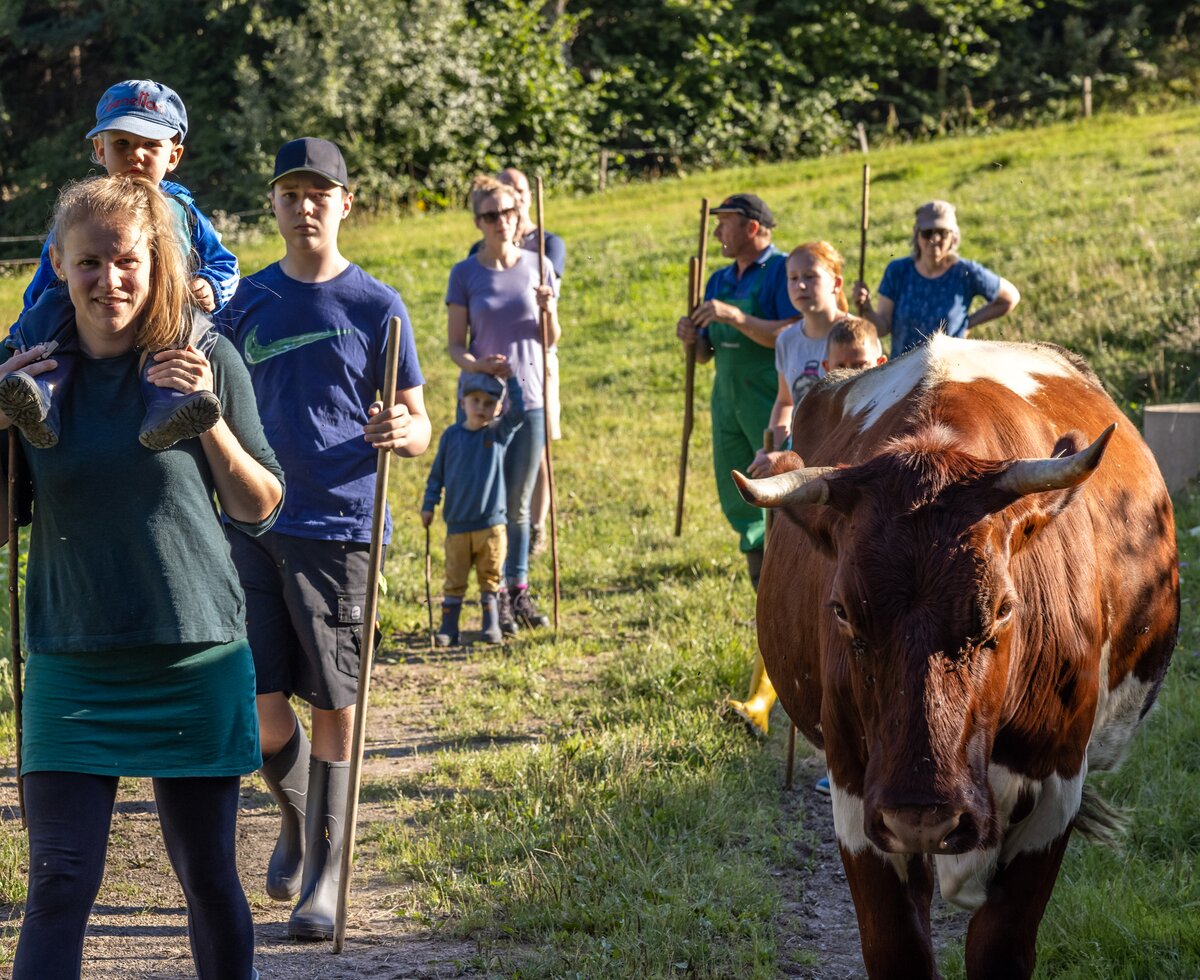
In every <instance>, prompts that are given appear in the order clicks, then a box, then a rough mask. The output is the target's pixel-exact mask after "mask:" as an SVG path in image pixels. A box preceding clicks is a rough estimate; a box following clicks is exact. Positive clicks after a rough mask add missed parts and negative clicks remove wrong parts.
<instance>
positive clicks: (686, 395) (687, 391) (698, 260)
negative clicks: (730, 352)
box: [675, 197, 708, 537]
mask: <svg viewBox="0 0 1200 980" xmlns="http://www.w3.org/2000/svg"><path fill="white" fill-rule="evenodd" d="M707 255H708V198H707V197H704V198H701V199H700V241H699V242H698V243H697V246H696V254H695V255H694V256H693V257H692V258H691V259H690V260H689V261H688V301H687V311H688V316H689V317H690V316H692V314H694V313H695V312H696V307H698V306H699V305H700V303H701V302H702V301H703V299H704V261H705V258H706V257H707ZM685 358H686V360H685V361H684V369H683V443H682V445H681V446H680V449H679V492H678V493H677V494H676V495H675V537H679V536H680V535H681V534H682V533H683V498H684V494H685V491H686V489H687V462H688V443H689V442H690V441H691V438H692V423H693V421H694V419H693V415H694V408H695V396H696V345H695V344H688V346H687V350H686V351H685Z"/></svg>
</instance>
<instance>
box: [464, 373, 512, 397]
mask: <svg viewBox="0 0 1200 980" xmlns="http://www.w3.org/2000/svg"><path fill="white" fill-rule="evenodd" d="M459 391H461V392H462V393H463V395H464V396H466V395H469V394H470V393H471V392H473V391H481V392H483V393H484V394H485V395H491V396H492V397H493V398H499V397H500V396H501V395H503V394H504V383H503V382H502V381H501V380H500V379H499V378H497V377H496V376H495V375H491V374H484V373H483V372H482V371H464V372H463V375H462V380H461V381H460V382H459Z"/></svg>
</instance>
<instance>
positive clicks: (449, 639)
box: [433, 602, 462, 647]
mask: <svg viewBox="0 0 1200 980" xmlns="http://www.w3.org/2000/svg"><path fill="white" fill-rule="evenodd" d="M460 612H462V603H461V602H444V603H442V625H441V626H439V627H438V631H437V633H436V634H434V637H433V642H434V643H436V644H437V645H438V646H440V647H456V646H458V614H459V613H460Z"/></svg>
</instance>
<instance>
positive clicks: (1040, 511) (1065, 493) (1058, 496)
mask: <svg viewBox="0 0 1200 980" xmlns="http://www.w3.org/2000/svg"><path fill="white" fill-rule="evenodd" d="M1078 492H1079V487H1070V488H1069V489H1067V490H1051V491H1048V492H1046V493H1035V494H1030V495H1029V496H1026V497H1023V498H1021V500H1020V501H1018V502H1017V504H1016V505H1015V506H1014V507H1013V512H1012V514H1011V516H1009V515H1004V516H1008V524H1009V526H1008V550H1009V554H1010V555H1015V554H1016V553H1017V552H1018V551H1020V550H1021V549H1022V548H1024V547H1025V546H1027V545H1028V544H1029V543H1030V542H1031V541H1033V540H1034V539H1035V538H1036V537H1037V536H1038V534H1039V533H1040V532H1041V530H1042V528H1044V527H1045V526H1046V525H1047V524H1049V523H1050V522H1051V521H1052V520H1054V518H1056V517H1057V516H1058V515H1059V514H1061V513H1062V512H1063V511H1064V510H1066V509H1067V508H1068V507H1069V506H1070V505H1071V501H1072V500H1074V499H1075V496H1076V494H1078Z"/></svg>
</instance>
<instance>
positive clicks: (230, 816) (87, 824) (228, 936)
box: [13, 772, 254, 980]
mask: <svg viewBox="0 0 1200 980" xmlns="http://www.w3.org/2000/svg"><path fill="white" fill-rule="evenodd" d="M238 785H239V780H238V777H237V776H227V777H215V778H189V779H155V780H154V799H155V801H156V802H157V804H158V822H159V824H160V826H161V827H162V834H163V840H164V841H165V842H166V845H167V855H168V856H169V857H170V859H171V866H172V867H173V868H174V869H175V874H176V875H177V876H178V878H179V883H180V885H181V886H182V887H183V894H184V897H185V898H186V899H187V909H188V937H189V938H190V939H191V943H192V959H193V960H194V961H195V964H196V973H197V975H198V976H199V977H200V980H248V978H249V977H250V976H251V973H252V963H253V959H254V923H253V922H252V921H251V919H250V906H249V905H248V904H247V903H246V895H245V893H244V892H243V891H242V885H241V882H240V881H239V880H238V876H237V864H236V863H235V854H234V842H235V837H234V822H235V820H236V818H237V805H238ZM116 797H117V778H116V777H115V776H93V775H89V774H87V773H79V772H33V773H30V774H29V775H27V776H26V777H25V813H26V816H27V817H28V821H29V896H28V898H27V899H26V901H25V919H24V922H23V923H22V925H21V937H20V940H19V941H18V943H17V955H16V959H15V961H14V963H13V980H34V978H37V980H78V977H79V973H80V969H81V967H82V960H83V933H84V930H85V929H86V928H87V922H88V916H89V915H90V914H91V911H92V904H93V902H95V900H96V893H97V892H98V891H99V890H100V880H101V878H103V877H104V855H105V851H106V849H107V847H108V831H109V824H110V823H111V821H112V811H113V803H114V802H115V801H116Z"/></svg>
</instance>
